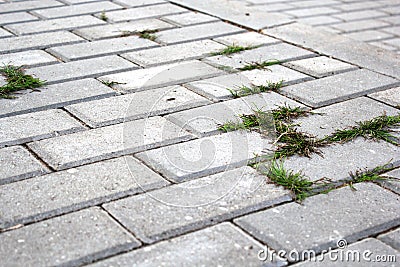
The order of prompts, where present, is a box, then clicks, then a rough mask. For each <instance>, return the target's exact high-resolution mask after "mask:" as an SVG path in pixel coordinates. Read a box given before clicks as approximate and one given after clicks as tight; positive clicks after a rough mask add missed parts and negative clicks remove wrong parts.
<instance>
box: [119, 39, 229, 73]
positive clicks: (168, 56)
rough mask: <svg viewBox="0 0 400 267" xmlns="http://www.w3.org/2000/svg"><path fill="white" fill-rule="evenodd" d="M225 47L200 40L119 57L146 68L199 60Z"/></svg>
mask: <svg viewBox="0 0 400 267" xmlns="http://www.w3.org/2000/svg"><path fill="white" fill-rule="evenodd" d="M225 47H226V46H224V45H222V44H219V43H217V42H214V41H211V40H202V41H195V42H190V43H183V44H177V45H169V46H162V47H157V48H153V49H146V50H142V51H136V52H131V53H127V54H123V55H121V56H122V57H124V58H126V59H128V60H130V61H132V62H134V63H136V64H139V65H141V66H144V67H148V66H154V65H158V64H162V63H171V62H174V61H183V60H189V59H196V58H200V57H202V56H206V55H208V54H210V53H215V52H219V51H220V50H222V49H224V48H225Z"/></svg>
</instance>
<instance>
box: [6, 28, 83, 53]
mask: <svg viewBox="0 0 400 267" xmlns="http://www.w3.org/2000/svg"><path fill="white" fill-rule="evenodd" d="M82 41H83V39H82V38H80V37H79V36H77V35H75V34H72V33H70V32H67V31H60V32H52V33H42V34H35V35H28V36H17V37H13V38H5V39H2V40H1V42H0V53H11V52H18V51H23V50H27V49H42V48H46V47H50V46H55V45H60V44H72V43H79V42H82Z"/></svg>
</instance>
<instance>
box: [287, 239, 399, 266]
mask: <svg viewBox="0 0 400 267" xmlns="http://www.w3.org/2000/svg"><path fill="white" fill-rule="evenodd" d="M389 255H393V256H394V259H395V260H396V258H397V259H398V258H399V257H400V253H399V252H398V251H396V250H394V249H393V248H391V247H389V246H387V245H385V244H384V243H382V242H381V241H379V240H376V239H373V238H367V239H364V240H362V241H360V242H357V243H354V244H351V245H350V246H348V247H346V248H345V249H335V250H333V251H332V252H330V253H327V254H325V255H324V256H318V258H312V259H311V260H310V261H306V262H304V263H299V264H295V265H293V266H307V267H309V266H322V265H323V266H329V267H337V266H343V264H349V263H351V266H356V267H357V266H358V267H363V266H374V267H384V266H387V267H395V266H396V263H394V262H390V260H388V256H389ZM340 256H342V260H340V259H341V258H339V257H340ZM382 256H383V257H382ZM322 257H323V258H322ZM346 257H348V258H347V259H346ZM335 259H336V260H335ZM385 261H386V262H385Z"/></svg>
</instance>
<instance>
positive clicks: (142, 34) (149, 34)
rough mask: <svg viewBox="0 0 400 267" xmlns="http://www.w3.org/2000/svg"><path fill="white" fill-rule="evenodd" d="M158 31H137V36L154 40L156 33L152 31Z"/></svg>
mask: <svg viewBox="0 0 400 267" xmlns="http://www.w3.org/2000/svg"><path fill="white" fill-rule="evenodd" d="M156 32H158V30H144V31H140V32H138V36H139V38H143V39H148V40H150V41H155V40H156V39H157V35H155V34H154V33H156Z"/></svg>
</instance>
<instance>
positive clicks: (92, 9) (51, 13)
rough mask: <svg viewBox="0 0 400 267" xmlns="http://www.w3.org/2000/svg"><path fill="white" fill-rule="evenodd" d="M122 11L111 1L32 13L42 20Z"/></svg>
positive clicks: (120, 7)
mask: <svg viewBox="0 0 400 267" xmlns="http://www.w3.org/2000/svg"><path fill="white" fill-rule="evenodd" d="M118 9H122V6H120V5H116V4H114V3H111V2H109V1H96V2H95V3H84V4H81V5H71V6H63V7H56V8H47V9H41V10H37V11H34V12H32V13H33V14H35V15H38V16H39V17H42V18H47V19H51V18H61V17H69V16H78V15H86V14H94V13H96V12H105V11H111V10H118Z"/></svg>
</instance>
